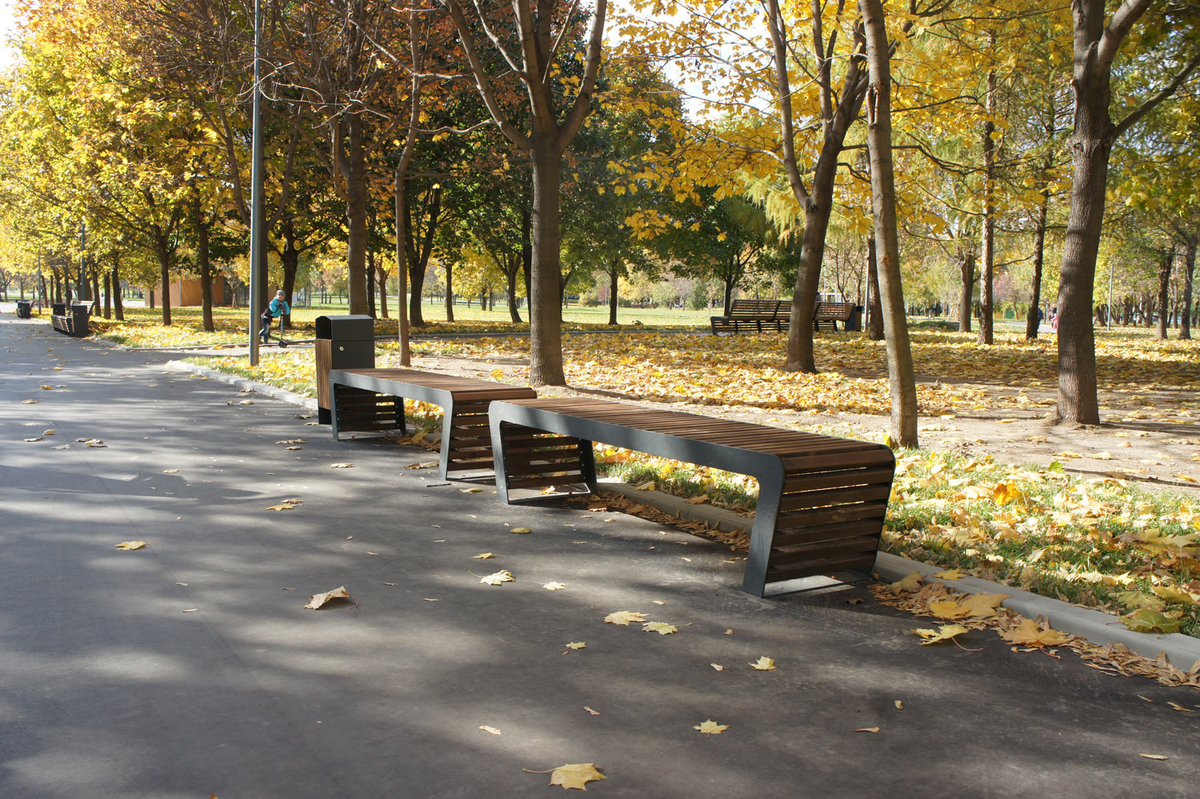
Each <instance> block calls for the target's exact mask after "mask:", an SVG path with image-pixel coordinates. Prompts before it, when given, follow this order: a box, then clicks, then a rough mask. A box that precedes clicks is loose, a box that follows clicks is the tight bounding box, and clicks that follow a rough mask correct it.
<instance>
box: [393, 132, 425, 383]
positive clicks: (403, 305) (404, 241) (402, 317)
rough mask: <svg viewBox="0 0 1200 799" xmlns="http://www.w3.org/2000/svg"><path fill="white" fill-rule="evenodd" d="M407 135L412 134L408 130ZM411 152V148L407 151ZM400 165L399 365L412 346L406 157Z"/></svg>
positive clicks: (397, 185)
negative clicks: (410, 339) (409, 334)
mask: <svg viewBox="0 0 1200 799" xmlns="http://www.w3.org/2000/svg"><path fill="white" fill-rule="evenodd" d="M409 136H410V137H411V136H412V133H411V131H410V133H409ZM409 152H410V153H411V150H410V151H409ZM401 164H402V165H401V166H397V167H396V174H395V184H394V186H393V191H394V193H395V199H396V205H395V208H394V212H395V214H396V280H397V281H398V282H399V286H398V287H397V289H396V316H397V317H398V318H397V322H398V324H397V325H396V335H397V336H398V337H399V339H400V365H401V366H411V365H412V347H411V345H410V344H409V341H408V323H409V312H408V296H407V294H408V237H409V233H408V199H407V193H406V191H407V180H406V174H405V172H406V170H405V168H404V167H406V166H407V159H402V160H401ZM415 296H417V297H420V292H419V291H418V292H416V294H415Z"/></svg>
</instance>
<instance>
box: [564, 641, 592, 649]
mask: <svg viewBox="0 0 1200 799" xmlns="http://www.w3.org/2000/svg"><path fill="white" fill-rule="evenodd" d="M567 649H587V642H586V641H572V642H571V643H569V644H567Z"/></svg>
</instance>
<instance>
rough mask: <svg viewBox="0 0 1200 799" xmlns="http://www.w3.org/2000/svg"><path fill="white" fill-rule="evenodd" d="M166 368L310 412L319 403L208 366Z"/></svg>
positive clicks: (172, 363)
mask: <svg viewBox="0 0 1200 799" xmlns="http://www.w3.org/2000/svg"><path fill="white" fill-rule="evenodd" d="M166 368H168V369H173V370H175V371H177V372H190V373H191V374H195V375H203V376H204V377H207V378H210V379H212V380H217V381H219V382H221V383H227V384H229V385H231V386H237V387H238V388H244V389H247V390H248V391H255V392H257V393H259V394H265V395H267V396H268V397H274V398H275V399H277V400H283V401H284V402H290V403H291V404H293V405H299V406H300V407H302V408H306V409H308V410H310V411H316V410H317V401H316V400H315V399H313V398H312V397H302V396H300V395H299V394H296V393H295V392H292V391H288V390H286V389H282V388H276V387H275V386H268V385H267V384H266V383H258V382H256V381H254V380H248V379H246V378H244V377H238V376H237V375H231V374H227V373H225V372H218V371H217V370H216V369H209V368H208V367H207V366H200V365H198V364H194V363H186V362H184V361H167V364H166Z"/></svg>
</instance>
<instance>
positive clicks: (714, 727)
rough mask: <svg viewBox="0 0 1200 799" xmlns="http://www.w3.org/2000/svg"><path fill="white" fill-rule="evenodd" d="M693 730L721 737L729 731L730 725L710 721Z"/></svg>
mask: <svg viewBox="0 0 1200 799" xmlns="http://www.w3.org/2000/svg"><path fill="white" fill-rule="evenodd" d="M692 729H693V730H699V731H700V732H702V733H704V734H705V735H720V734H721V733H723V732H725V730H727V729H729V725H728V724H718V723H716V722H715V721H713V720H712V719H709V720H708V721H706V722H704V723H703V724H699V725H697V726H695V727H692Z"/></svg>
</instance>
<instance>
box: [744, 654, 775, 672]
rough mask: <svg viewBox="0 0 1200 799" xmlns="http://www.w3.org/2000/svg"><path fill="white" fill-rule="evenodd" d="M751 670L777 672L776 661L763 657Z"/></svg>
mask: <svg viewBox="0 0 1200 799" xmlns="http://www.w3.org/2000/svg"><path fill="white" fill-rule="evenodd" d="M750 668H752V669H754V670H756V671H775V661H774V660H772V659H771V658H769V657H767V656H766V655H763V656H762V657H760V658H759V659H758V660H756V661H754V662H753V663H751V664H750Z"/></svg>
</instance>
